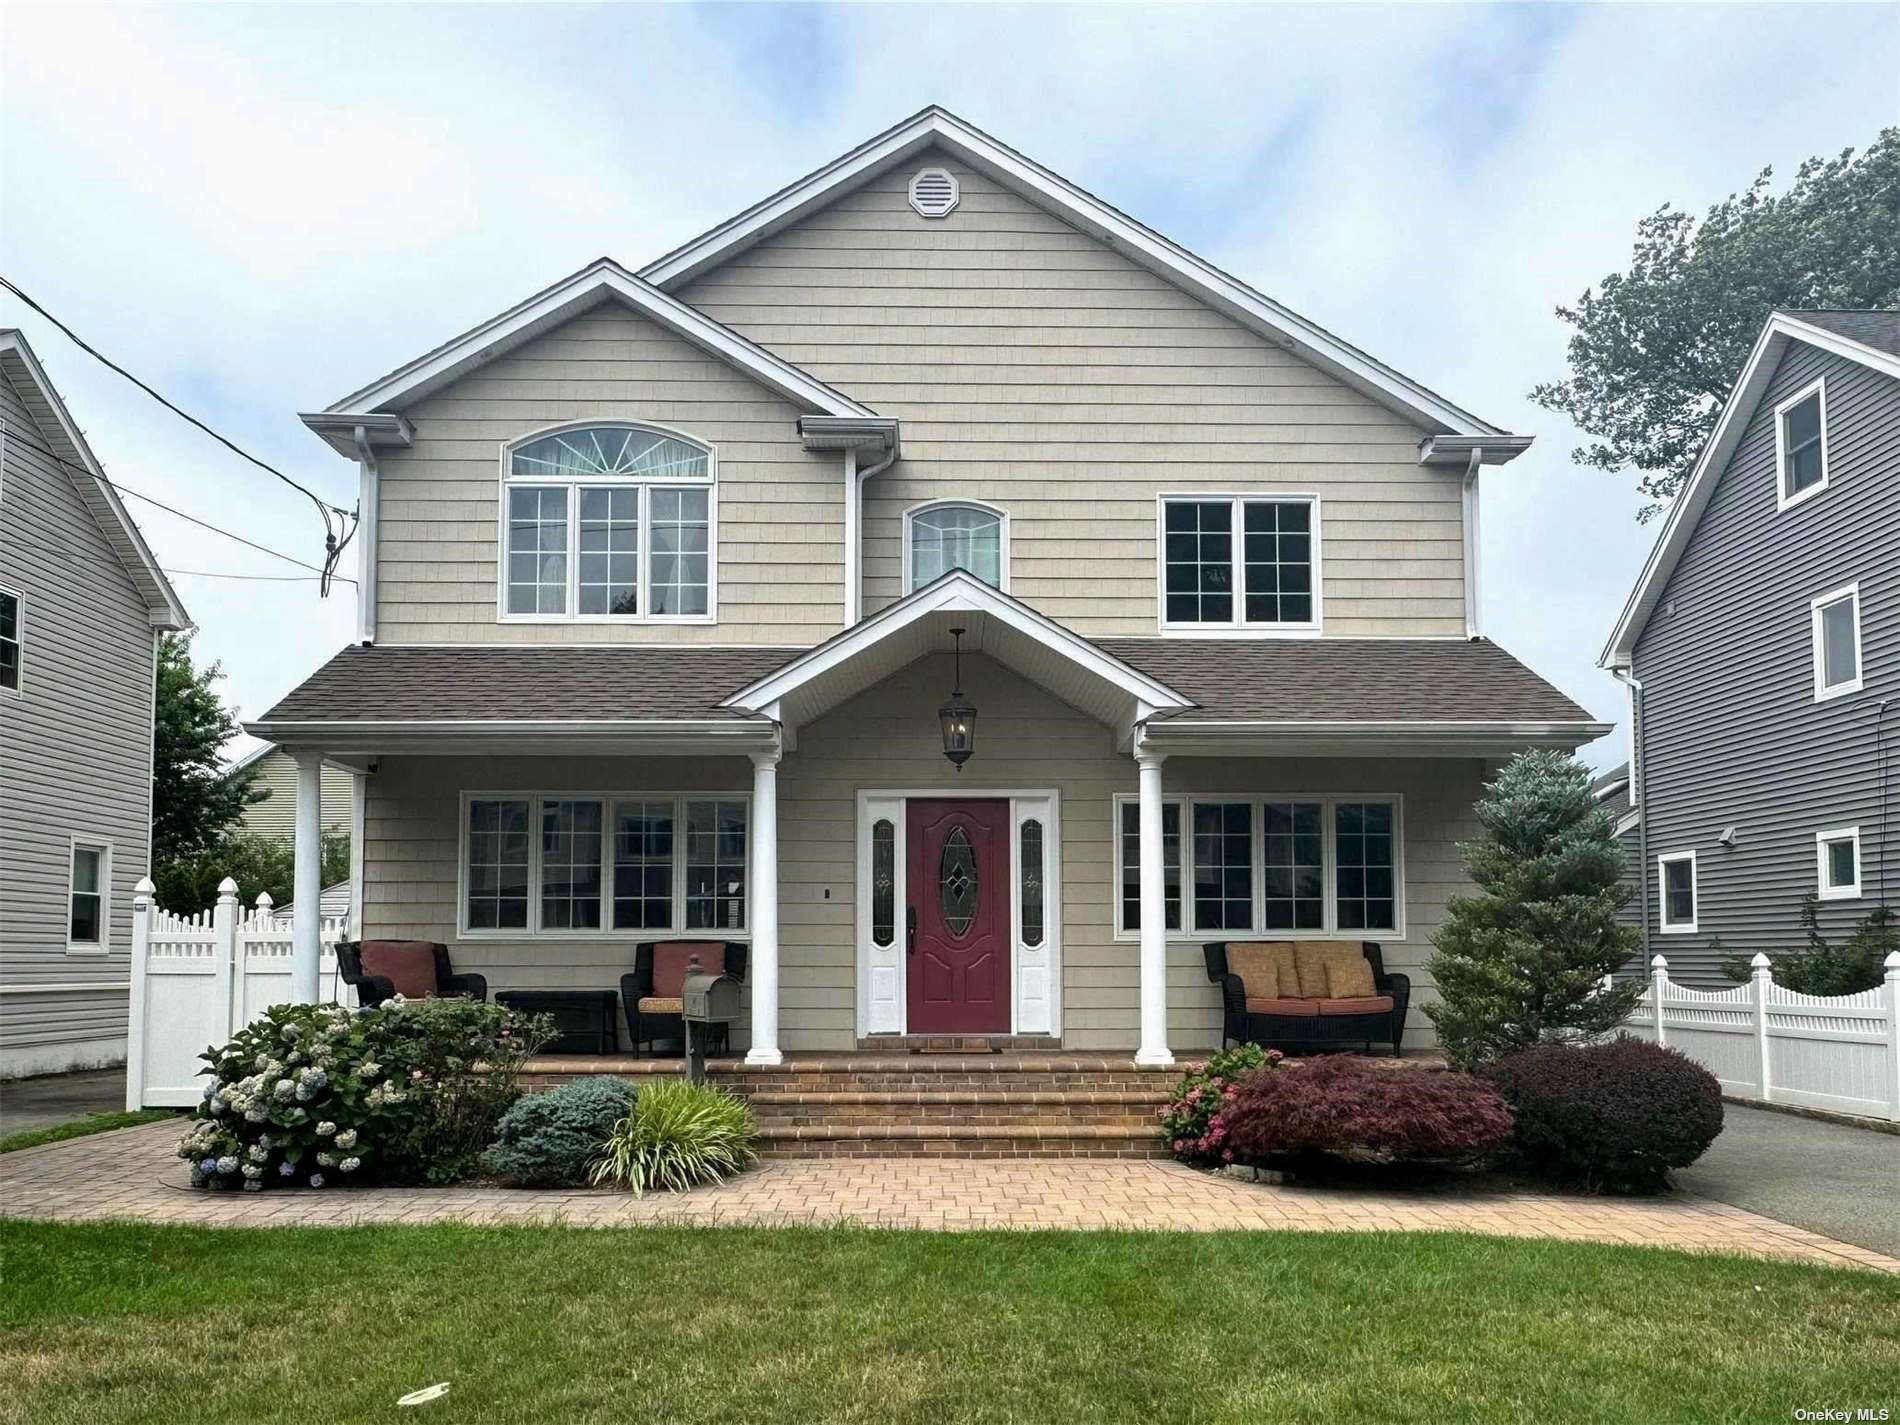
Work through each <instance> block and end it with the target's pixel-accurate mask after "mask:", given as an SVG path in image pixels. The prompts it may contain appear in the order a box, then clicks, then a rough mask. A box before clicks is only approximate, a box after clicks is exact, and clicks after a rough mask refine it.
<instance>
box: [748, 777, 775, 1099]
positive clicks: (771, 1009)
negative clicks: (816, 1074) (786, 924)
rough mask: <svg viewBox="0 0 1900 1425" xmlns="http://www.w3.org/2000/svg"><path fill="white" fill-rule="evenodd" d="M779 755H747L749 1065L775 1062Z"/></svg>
mask: <svg viewBox="0 0 1900 1425" xmlns="http://www.w3.org/2000/svg"><path fill="white" fill-rule="evenodd" d="M778 759H779V754H778V753H776V752H754V753H753V754H752V827H751V839H752V855H751V857H750V858H749V859H750V861H751V865H752V887H751V893H750V894H749V895H748V896H747V897H746V906H747V913H748V914H749V915H750V916H751V919H752V956H751V976H750V978H751V980H752V1048H751V1051H750V1052H748V1053H747V1054H746V1056H745V1061H746V1062H747V1063H748V1064H778V1063H782V1062H783V1061H784V1056H783V1055H782V1054H780V1053H779V1049H778Z"/></svg>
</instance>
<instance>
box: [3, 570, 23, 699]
mask: <svg viewBox="0 0 1900 1425" xmlns="http://www.w3.org/2000/svg"><path fill="white" fill-rule="evenodd" d="M19 686H20V600H19V596H18V595H15V594H0V688H11V689H16V690H17V689H18V688H19Z"/></svg>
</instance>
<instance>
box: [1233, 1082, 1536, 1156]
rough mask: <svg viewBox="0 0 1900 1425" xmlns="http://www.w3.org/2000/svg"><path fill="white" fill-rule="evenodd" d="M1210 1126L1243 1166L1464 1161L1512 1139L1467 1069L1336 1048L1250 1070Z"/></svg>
mask: <svg viewBox="0 0 1900 1425" xmlns="http://www.w3.org/2000/svg"><path fill="white" fill-rule="evenodd" d="M1215 1126H1216V1127H1217V1128H1221V1129H1224V1130H1225V1139H1226V1142H1225V1148H1224V1150H1223V1151H1226V1150H1231V1151H1232V1152H1233V1154H1234V1158H1235V1160H1236V1161H1239V1162H1243V1163H1255V1164H1266V1165H1272V1166H1297V1165H1299V1164H1301V1163H1302V1162H1310V1161H1312V1160H1314V1159H1327V1158H1331V1159H1337V1160H1340V1161H1342V1162H1348V1163H1368V1164H1377V1165H1387V1164H1395V1163H1421V1164H1435V1165H1440V1166H1447V1167H1462V1166H1468V1165H1471V1164H1474V1163H1476V1162H1478V1161H1480V1160H1482V1159H1483V1158H1485V1157H1486V1156H1487V1155H1488V1154H1490V1153H1492V1152H1495V1151H1496V1150H1497V1149H1499V1148H1502V1147H1503V1146H1504V1145H1505V1144H1506V1143H1507V1142H1509V1141H1510V1136H1511V1112H1510V1109H1509V1108H1508V1107H1507V1106H1506V1105H1505V1101H1504V1099H1503V1097H1502V1096H1501V1095H1500V1094H1499V1093H1498V1091H1497V1089H1495V1088H1493V1087H1492V1086H1491V1085H1490V1084H1488V1083H1486V1082H1485V1081H1484V1080H1483V1079H1481V1078H1478V1077H1477V1076H1476V1075H1474V1074H1460V1073H1454V1072H1452V1071H1450V1070H1446V1069H1410V1068H1404V1067H1388V1066H1386V1065H1382V1064H1378V1063H1374V1062H1373V1061H1371V1060H1369V1059H1362V1058H1359V1057H1357V1056H1353V1055H1336V1056H1331V1057H1328V1058H1324V1059H1314V1060H1310V1061H1308V1062H1306V1063H1304V1064H1300V1065H1298V1066H1295V1067H1289V1068H1287V1069H1285V1070H1283V1071H1281V1072H1278V1073H1260V1074H1253V1075H1250V1076H1249V1077H1248V1078H1246V1079H1245V1080H1244V1081H1242V1082H1241V1084H1240V1085H1239V1086H1238V1087H1237V1089H1236V1091H1235V1093H1234V1096H1233V1098H1232V1099H1231V1100H1230V1101H1229V1102H1228V1104H1227V1106H1226V1107H1225V1108H1223V1109H1222V1110H1221V1111H1220V1114H1219V1116H1218V1117H1217V1118H1216V1120H1215Z"/></svg>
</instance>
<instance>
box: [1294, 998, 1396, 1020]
mask: <svg viewBox="0 0 1900 1425" xmlns="http://www.w3.org/2000/svg"><path fill="white" fill-rule="evenodd" d="M1313 1003H1315V1004H1317V1005H1318V1006H1319V1012H1320V1013H1321V1014H1322V1015H1325V1016H1327V1017H1328V1018H1331V1017H1333V1016H1336V1015H1342V1014H1390V1013H1392V996H1391V995H1353V996H1351V997H1350V998H1345V999H1322V1000H1315V1001H1313Z"/></svg>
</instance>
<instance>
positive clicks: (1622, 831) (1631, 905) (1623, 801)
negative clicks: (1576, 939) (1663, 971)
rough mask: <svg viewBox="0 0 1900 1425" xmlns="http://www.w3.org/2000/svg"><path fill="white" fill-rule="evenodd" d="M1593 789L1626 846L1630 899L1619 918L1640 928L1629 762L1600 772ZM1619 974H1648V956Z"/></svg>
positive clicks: (1639, 885)
mask: <svg viewBox="0 0 1900 1425" xmlns="http://www.w3.org/2000/svg"><path fill="white" fill-rule="evenodd" d="M1590 792H1591V794H1592V795H1593V796H1594V797H1595V798H1596V802H1597V805H1598V806H1600V807H1602V808H1603V809H1604V810H1605V811H1607V812H1609V814H1610V815H1611V817H1612V818H1614V819H1615V823H1616V839H1617V843H1618V844H1619V845H1620V846H1622V848H1623V874H1622V876H1621V877H1620V878H1619V879H1620V881H1621V884H1622V885H1623V886H1624V888H1625V889H1627V890H1628V891H1629V900H1628V901H1627V902H1625V903H1624V905H1623V907H1622V909H1621V910H1619V911H1618V912H1617V916H1616V918H1617V921H1618V922H1619V923H1620V924H1623V925H1627V926H1630V927H1631V928H1632V929H1641V928H1642V923H1643V886H1642V881H1641V878H1640V877H1639V875H1638V867H1639V863H1640V861H1641V857H1640V855H1639V854H1638V850H1637V834H1638V832H1637V822H1638V821H1639V820H1640V818H1639V817H1638V816H1637V815H1636V810H1635V808H1634V806H1632V805H1631V802H1630V764H1629V763H1627V762H1622V763H1619V764H1617V765H1616V766H1614V767H1612V768H1611V769H1610V770H1609V771H1607V772H1604V773H1601V774H1599V775H1598V776H1597V777H1595V778H1594V779H1593V780H1592V781H1591V783H1590ZM1618 973H1619V974H1623V973H1627V974H1632V975H1643V976H1647V975H1648V974H1649V968H1648V955H1647V954H1641V955H1632V956H1631V957H1630V962H1629V964H1628V965H1627V966H1625V967H1624V969H1623V970H1621V971H1619V972H1618Z"/></svg>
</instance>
